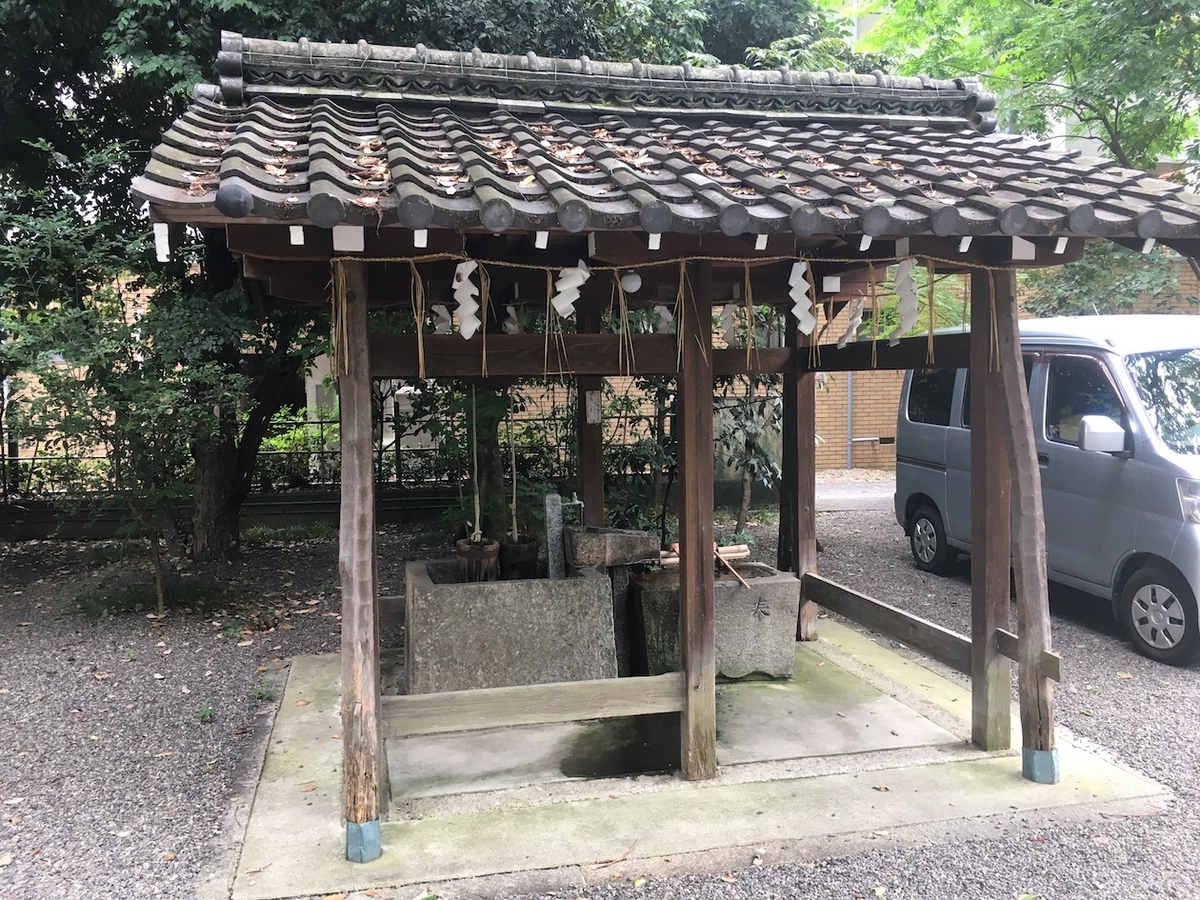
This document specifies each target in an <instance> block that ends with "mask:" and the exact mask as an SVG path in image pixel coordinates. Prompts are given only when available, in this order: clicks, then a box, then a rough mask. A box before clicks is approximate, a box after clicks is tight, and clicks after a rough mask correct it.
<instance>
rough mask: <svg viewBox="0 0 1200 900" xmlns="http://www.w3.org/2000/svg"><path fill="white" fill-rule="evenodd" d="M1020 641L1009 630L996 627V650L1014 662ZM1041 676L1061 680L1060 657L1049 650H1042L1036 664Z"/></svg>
mask: <svg viewBox="0 0 1200 900" xmlns="http://www.w3.org/2000/svg"><path fill="white" fill-rule="evenodd" d="M1020 646H1021V645H1020V642H1019V641H1018V640H1017V636H1016V635H1015V634H1013V633H1012V632H1011V631H1006V630H1004V629H1003V628H997V629H996V651H997V652H998V653H999V654H1000V655H1001V656H1003V657H1005V658H1006V659H1011V660H1012V661H1013V662H1016V661H1017V660H1019V659H1020V658H1021V656H1020ZM1038 668H1039V671H1040V672H1041V677H1042V678H1049V679H1050V680H1051V681H1062V657H1061V656H1059V655H1058V654H1057V653H1054V652H1052V651H1050V650H1043V651H1042V655H1041V660H1040V662H1039V664H1038Z"/></svg>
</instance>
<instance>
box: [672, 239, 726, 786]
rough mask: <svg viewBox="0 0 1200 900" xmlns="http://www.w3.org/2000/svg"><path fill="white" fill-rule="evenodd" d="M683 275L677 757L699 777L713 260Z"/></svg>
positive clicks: (708, 726) (708, 744) (709, 727)
mask: <svg viewBox="0 0 1200 900" xmlns="http://www.w3.org/2000/svg"><path fill="white" fill-rule="evenodd" d="M688 278H689V280H690V283H691V290H690V291H685V297H684V302H683V309H682V310H681V311H680V314H679V324H678V340H679V342H680V345H681V356H682V366H681V368H680V371H679V384H678V391H679V419H678V424H679V646H680V653H681V656H682V663H683V675H684V690H685V692H686V695H685V697H684V703H683V714H682V716H681V739H682V745H681V749H680V759H681V761H682V764H683V776H684V777H685V778H687V779H689V780H697V779H701V778H712V777H713V776H714V775H716V774H717V688H716V681H717V646H716V631H715V628H714V599H713V588H714V584H713V581H714V575H713V563H714V561H715V560H714V554H713V396H712V393H713V373H712V358H713V357H712V299H711V290H712V287H711V286H712V265H711V263H708V262H696V263H690V264H689V265H688Z"/></svg>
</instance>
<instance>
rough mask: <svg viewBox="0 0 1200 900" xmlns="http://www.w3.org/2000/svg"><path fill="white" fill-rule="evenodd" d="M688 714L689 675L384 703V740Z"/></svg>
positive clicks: (444, 694) (558, 684)
mask: <svg viewBox="0 0 1200 900" xmlns="http://www.w3.org/2000/svg"><path fill="white" fill-rule="evenodd" d="M681 709H683V674H682V673H681V672H668V673H666V674H665V675H650V676H644V677H637V678H602V679H597V680H593V681H565V682H554V683H552V684H529V685H518V686H515V687H499V688H483V689H481V690H472V691H443V692H441V693H436V694H408V695H405V696H401V697H394V696H388V697H384V698H383V708H382V713H381V717H380V718H381V721H382V727H383V734H384V737H405V736H407V735H413V734H439V733H443V732H454V731H475V730H478V729H482V728H501V727H512V726H516V725H544V724H548V723H552V722H577V721H582V720H586V719H607V718H613V717H615V716H644V715H650V714H652V713H664V712H679V711H680V710H681Z"/></svg>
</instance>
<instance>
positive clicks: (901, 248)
mask: <svg viewBox="0 0 1200 900" xmlns="http://www.w3.org/2000/svg"><path fill="white" fill-rule="evenodd" d="M906 256H908V238H896V258H897V259H904V257H906Z"/></svg>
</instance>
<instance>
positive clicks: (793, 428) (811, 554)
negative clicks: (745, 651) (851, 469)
mask: <svg viewBox="0 0 1200 900" xmlns="http://www.w3.org/2000/svg"><path fill="white" fill-rule="evenodd" d="M785 327H786V329H787V336H786V344H787V346H788V347H791V348H792V363H793V365H792V367H791V368H790V369H788V371H787V372H785V373H784V375H783V426H782V427H783V461H782V463H781V466H780V468H781V471H782V478H781V479H780V486H779V547H778V550H777V552H776V568H777V569H779V570H780V571H781V572H795V573H796V577H797V578H800V577H802V576H803V575H804V573H805V572H815V571H817V454H816V440H817V427H816V419H817V407H816V376H815V375H814V374H813V373H812V372H809V371H806V367H807V359H806V358H805V354H807V352H808V338H807V337H805V336H804V335H802V334H801V333H800V331H799V330H798V329H797V327H796V319H795V317H794V316H792V315H791V313H789V314H788V317H787V324H786V326H785ZM816 639H817V606H816V604H815V603H813V602H812V601H810V600H808V599H807V598H806V597H803V596H802V597H801V598H800V615H799V617H798V618H797V620H796V640H798V641H815V640H816Z"/></svg>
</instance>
